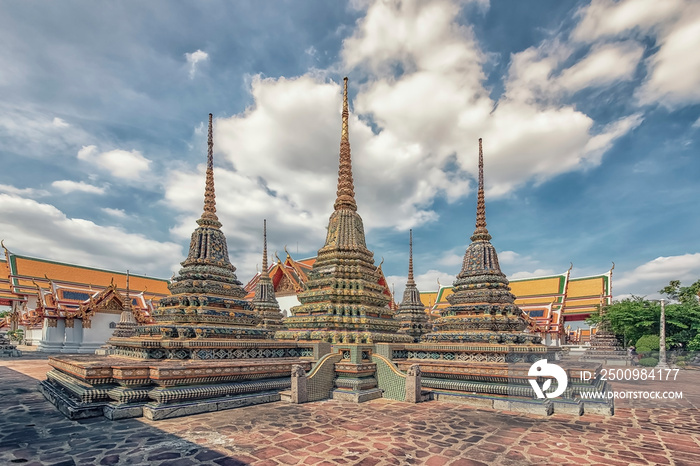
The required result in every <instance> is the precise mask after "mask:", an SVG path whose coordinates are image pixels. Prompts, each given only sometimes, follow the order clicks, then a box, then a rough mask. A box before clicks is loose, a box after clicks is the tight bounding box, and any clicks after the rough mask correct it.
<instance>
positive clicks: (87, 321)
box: [0, 249, 170, 353]
mask: <svg viewBox="0 0 700 466" xmlns="http://www.w3.org/2000/svg"><path fill="white" fill-rule="evenodd" d="M4 252H5V255H4V256H5V257H4V259H3V258H0V311H3V310H6V311H10V314H9V315H8V316H6V317H5V318H4V319H0V328H3V327H4V328H5V329H6V330H10V329H16V328H21V329H23V330H24V335H25V340H26V342H27V344H29V345H37V346H38V347H39V348H38V349H39V350H40V351H47V352H81V353H82V352H84V353H92V352H94V351H95V349H97V348H99V347H100V346H101V345H103V344H104V342H105V341H106V340H107V339H108V338H109V337H110V336H111V335H112V332H113V331H114V327H115V325H116V323H117V322H119V315H120V314H121V312H122V310H123V307H124V303H125V295H126V293H125V291H126V273H124V272H114V271H110V270H103V269H97V268H91V267H84V266H80V265H73V264H67V263H63V262H56V261H51V260H47V259H39V258H35V257H27V256H21V255H17V254H13V253H11V252H10V251H8V250H7V249H5V250H4ZM167 285H168V280H164V279H159V278H151V277H144V276H138V275H131V283H130V287H131V301H132V307H133V310H134V315H135V317H136V319H137V321H138V322H140V323H147V322H150V316H151V311H152V310H153V309H154V304H155V303H156V302H157V301H158V300H159V299H160V298H162V297H165V296H169V295H170V292H169V290H168V286H167Z"/></svg>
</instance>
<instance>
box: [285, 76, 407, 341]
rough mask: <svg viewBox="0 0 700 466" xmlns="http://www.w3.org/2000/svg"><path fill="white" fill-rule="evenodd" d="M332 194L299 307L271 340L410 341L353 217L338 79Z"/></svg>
mask: <svg viewBox="0 0 700 466" xmlns="http://www.w3.org/2000/svg"><path fill="white" fill-rule="evenodd" d="M342 115H343V117H342V130H341V136H340V163H339V169H338V190H337V198H336V200H335V204H334V211H333V213H332V214H331V217H330V220H329V221H328V234H327V236H326V244H325V245H324V246H323V247H322V248H321V249H320V250H319V251H318V257H317V259H316V261H315V262H314V265H313V268H312V270H311V271H309V273H308V278H309V279H308V282H307V283H306V288H307V289H306V290H304V291H302V292H301V293H299V294H298V299H299V301H300V302H301V305H299V306H295V307H293V308H291V309H290V311H291V313H292V316H290V317H288V318H287V319H285V320H284V326H285V327H286V328H287V330H282V331H278V332H277V333H276V334H275V338H276V339H282V340H290V339H293V340H312V341H328V342H333V343H377V342H411V341H412V338H411V337H410V336H408V335H404V334H400V333H398V330H399V322H398V321H397V320H395V319H394V311H392V310H391V309H390V308H389V306H388V304H389V302H390V301H391V296H389V295H388V294H385V293H384V286H383V285H381V284H380V281H381V273H380V272H379V269H378V267H377V266H375V265H374V254H373V253H372V252H371V251H369V250H368V249H367V245H366V243H365V230H364V226H363V224H362V218H361V217H360V215H359V214H358V213H357V203H356V202H355V191H354V184H353V177H352V160H351V157H350V140H349V135H348V118H349V112H348V81H347V78H345V80H344V90H343V113H342Z"/></svg>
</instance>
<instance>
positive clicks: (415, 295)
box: [396, 230, 431, 342]
mask: <svg viewBox="0 0 700 466" xmlns="http://www.w3.org/2000/svg"><path fill="white" fill-rule="evenodd" d="M408 244H409V246H408V250H409V251H408V280H407V281H406V289H405V290H404V292H403V299H402V300H401V304H399V310H398V312H397V313H396V319H397V320H398V321H399V322H400V323H401V328H400V329H399V332H401V333H405V334H406V335H410V336H411V337H412V338H413V340H414V341H415V342H418V341H420V339H421V337H422V336H423V335H425V334H426V333H428V332H429V331H430V329H431V325H430V322H429V321H428V315H427V314H426V313H425V305H424V304H423V303H422V302H421V300H420V292H419V291H418V287H417V286H416V282H415V280H414V279H413V230H409V240H408Z"/></svg>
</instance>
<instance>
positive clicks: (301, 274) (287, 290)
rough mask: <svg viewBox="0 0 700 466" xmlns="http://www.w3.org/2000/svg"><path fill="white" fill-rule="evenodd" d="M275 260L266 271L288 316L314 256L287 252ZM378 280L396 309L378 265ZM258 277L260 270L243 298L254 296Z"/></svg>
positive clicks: (301, 289)
mask: <svg viewBox="0 0 700 466" xmlns="http://www.w3.org/2000/svg"><path fill="white" fill-rule="evenodd" d="M276 258H277V262H274V263H273V264H272V265H270V267H269V269H268V273H269V274H270V278H271V279H272V285H273V286H274V288H275V297H276V298H277V302H278V303H279V305H280V309H281V310H282V313H283V314H284V315H285V317H288V316H289V315H290V314H289V309H290V308H292V307H294V306H298V305H299V304H301V303H300V302H299V300H298V299H297V293H299V292H300V291H303V290H304V289H305V286H306V282H307V281H308V277H307V273H308V272H309V271H310V270H311V268H312V267H313V265H314V262H316V258H315V257H308V258H306V259H300V260H294V259H293V258H292V256H291V254H289V253H288V252H287V257H286V258H285V259H284V261H282V259H280V258H279V257H277V256H276ZM379 272H380V277H381V278H380V280H379V284H380V285H382V286H383V287H384V294H385V295H387V296H389V297H391V298H392V301H391V304H390V305H391V306H392V308H393V309H396V308H397V307H398V305H397V304H396V302H394V300H393V293H392V290H391V289H389V286H388V285H387V282H386V278H385V277H384V273H383V272H382V266H381V264H380V265H379ZM259 279H260V272H258V273H256V274H255V276H254V277H253V278H252V279H251V280H250V281H249V282H248V284H247V285H246V286H245V290H246V291H247V292H248V294H247V295H246V297H245V299H247V300H249V301H250V300H252V299H253V297H254V296H255V287H256V285H257V284H258V280H259Z"/></svg>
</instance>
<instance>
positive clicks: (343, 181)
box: [333, 77, 357, 211]
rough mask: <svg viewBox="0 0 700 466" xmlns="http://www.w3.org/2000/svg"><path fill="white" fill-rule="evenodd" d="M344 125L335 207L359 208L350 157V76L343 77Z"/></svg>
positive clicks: (341, 134) (337, 208)
mask: <svg viewBox="0 0 700 466" xmlns="http://www.w3.org/2000/svg"><path fill="white" fill-rule="evenodd" d="M343 81H344V87H343V127H342V130H341V132H340V166H339V168H338V191H337V195H338V197H337V198H336V200H335V204H334V206H333V207H334V209H335V210H340V209H350V210H355V211H356V210H357V203H356V202H355V187H354V185H353V180H352V160H351V158H350V139H349V133H348V117H349V114H350V113H349V111H348V78H347V77H346V78H343Z"/></svg>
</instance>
